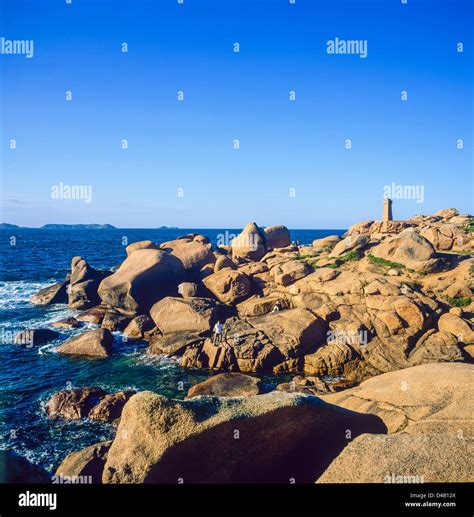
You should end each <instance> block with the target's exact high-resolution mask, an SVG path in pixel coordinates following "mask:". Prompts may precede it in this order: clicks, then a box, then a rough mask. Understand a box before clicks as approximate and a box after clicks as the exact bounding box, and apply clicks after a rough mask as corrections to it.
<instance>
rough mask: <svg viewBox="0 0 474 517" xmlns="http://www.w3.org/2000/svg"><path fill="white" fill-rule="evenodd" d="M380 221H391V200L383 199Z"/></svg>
mask: <svg viewBox="0 0 474 517" xmlns="http://www.w3.org/2000/svg"><path fill="white" fill-rule="evenodd" d="M382 221H393V216H392V200H391V199H389V198H385V199H384V200H383V217H382Z"/></svg>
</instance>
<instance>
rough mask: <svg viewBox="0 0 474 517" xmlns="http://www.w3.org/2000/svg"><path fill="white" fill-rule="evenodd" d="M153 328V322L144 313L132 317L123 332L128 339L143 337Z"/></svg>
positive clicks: (150, 332)
mask: <svg viewBox="0 0 474 517" xmlns="http://www.w3.org/2000/svg"><path fill="white" fill-rule="evenodd" d="M155 329H156V325H155V322H154V321H153V320H152V319H151V318H149V317H148V316H146V315H145V314H140V316H137V317H136V318H133V320H132V321H131V322H130V323H129V324H128V325H127V327H126V328H125V330H124V331H123V333H124V334H125V336H127V337H128V338H130V339H143V338H145V337H147V336H148V335H150V334H152V333H153V331H154V330H155Z"/></svg>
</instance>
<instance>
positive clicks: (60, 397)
mask: <svg viewBox="0 0 474 517" xmlns="http://www.w3.org/2000/svg"><path fill="white" fill-rule="evenodd" d="M135 393H136V392H135V391H134V390H124V391H119V392H117V393H107V392H106V391H104V390H103V389H101V388H96V387H90V386H86V387H83V388H74V389H70V390H63V391H58V392H57V393H55V394H54V395H53V396H52V397H51V398H50V399H49V401H48V402H47V403H46V404H45V410H46V413H47V414H48V416H49V417H50V418H64V419H67V420H77V419H80V418H90V419H91V420H99V421H102V422H113V421H114V420H116V419H118V418H120V415H121V413H122V409H123V407H124V405H125V404H126V402H127V401H128V399H129V398H130V397H131V396H132V395H134V394H135Z"/></svg>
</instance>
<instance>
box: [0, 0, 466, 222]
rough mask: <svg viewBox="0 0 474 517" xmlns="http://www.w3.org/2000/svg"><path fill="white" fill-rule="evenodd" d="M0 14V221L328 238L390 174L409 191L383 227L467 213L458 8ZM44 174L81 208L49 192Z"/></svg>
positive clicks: (265, 3)
mask: <svg viewBox="0 0 474 517" xmlns="http://www.w3.org/2000/svg"><path fill="white" fill-rule="evenodd" d="M0 3H1V13H0V19H1V21H0V29H1V30H0V36H3V37H5V38H7V39H32V40H34V57H33V58H32V59H27V58H25V57H24V56H21V55H14V56H11V55H0V73H1V100H0V106H1V148H0V152H1V165H2V173H3V174H2V191H3V192H2V198H3V202H2V205H3V213H2V220H3V221H6V222H10V223H16V224H20V225H26V226H40V225H42V224H46V223H105V222H107V223H111V224H113V225H116V226H120V227H156V226H161V225H169V226H180V227H210V228H215V227H219V228H235V227H241V226H243V225H244V224H246V223H247V222H248V221H253V220H254V221H256V222H257V223H259V224H261V225H271V224H286V225H287V226H289V227H291V228H345V227H348V226H349V225H350V224H352V223H354V222H357V221H360V220H365V219H377V218H380V215H381V210H382V195H383V187H384V185H386V184H391V183H392V182H395V183H396V184H402V185H422V186H423V187H424V202H423V203H417V202H416V201H415V200H395V201H394V206H393V210H394V217H395V218H399V219H403V218H406V217H409V216H411V215H414V214H416V213H433V212H435V211H437V210H439V209H441V208H445V207H451V206H455V207H457V208H459V209H460V211H461V212H472V211H473V170H472V169H473V154H472V136H473V127H472V102H473V90H472V63H473V61H472V38H471V36H470V30H472V26H473V25H471V24H473V22H474V21H473V14H472V10H473V8H472V4H473V3H472V2H471V1H469V0H464V1H463V0H408V4H407V5H403V4H402V3H401V2H400V1H399V0H331V1H322V0H296V5H290V4H289V2H288V0H225V1H224V0H184V5H179V4H178V3H177V0H154V1H152V0H149V1H143V0H128V1H124V0H122V1H119V0H100V1H99V0H72V5H67V4H66V2H65V0H64V1H61V0H58V1H51V0H1V2H0ZM336 36H337V37H339V38H340V39H358V40H367V42H368V56H367V58H366V59H361V58H360V57H359V56H357V55H329V54H328V53H327V52H326V48H327V43H326V42H327V41H328V40H330V39H334V38H335V37H336ZM460 41H461V42H464V52H463V53H458V52H457V51H456V44H457V43H458V42H460ZM123 42H127V43H128V46H129V51H128V53H122V52H121V45H122V43H123ZM234 42H239V43H240V47H241V50H240V53H234V52H233V44H234ZM67 90H72V93H73V100H72V101H71V102H67V101H66V100H65V93H66V91H67ZM179 90H183V91H184V92H185V100H184V102H178V101H177V98H176V97H177V93H178V91H179ZM290 90H295V91H296V101H295V102H290V101H289V100H288V93H289V91H290ZM402 90H407V91H408V101H407V102H402V101H401V100H400V95H401V91H402ZM12 138H14V139H16V141H17V148H16V149H15V150H11V149H10V148H9V142H10V140H11V139H12ZM122 138H126V139H127V140H128V143H129V148H128V149H127V150H122V149H121V140H122ZM235 138H238V139H239V140H240V149H239V150H234V149H233V140H234V139H235ZM348 138H350V139H351V140H352V149H351V150H346V149H345V140H346V139H348ZM458 138H462V139H464V150H462V151H460V150H458V149H457V148H456V141H457V139H458ZM61 182H62V183H63V184H65V185H90V186H92V202H91V203H90V204H87V203H84V202H83V201H81V200H65V199H59V200H57V199H51V188H52V186H53V185H58V184H59V183H61ZM179 188H183V189H184V196H183V197H178V195H177V193H178V189H179ZM291 188H294V189H295V197H291V196H290V195H289V189H291Z"/></svg>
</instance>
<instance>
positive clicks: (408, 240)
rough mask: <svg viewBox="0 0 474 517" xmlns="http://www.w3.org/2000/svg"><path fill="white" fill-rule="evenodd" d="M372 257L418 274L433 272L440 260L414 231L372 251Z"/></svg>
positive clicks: (389, 240)
mask: <svg viewBox="0 0 474 517" xmlns="http://www.w3.org/2000/svg"><path fill="white" fill-rule="evenodd" d="M370 253H371V255H372V256H374V257H376V258H381V259H384V260H388V261H390V262H396V263H399V264H402V265H403V266H405V267H407V268H409V269H414V270H415V271H418V272H422V271H423V272H424V271H433V270H435V269H436V268H437V267H439V260H437V259H436V253H435V250H434V248H433V246H432V245H431V243H430V242H429V241H427V240H426V239H425V238H424V237H421V236H420V235H418V234H417V233H415V232H413V231H410V230H408V231H403V232H402V233H400V234H399V235H397V236H396V237H391V238H389V239H386V240H385V241H384V242H382V243H381V244H379V245H378V246H375V247H373V248H372V249H371V250H370Z"/></svg>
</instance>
